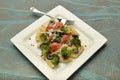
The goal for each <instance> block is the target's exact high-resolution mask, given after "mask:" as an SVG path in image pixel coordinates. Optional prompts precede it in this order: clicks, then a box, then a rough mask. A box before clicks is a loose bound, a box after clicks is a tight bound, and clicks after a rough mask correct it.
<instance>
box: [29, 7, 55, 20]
mask: <svg viewBox="0 0 120 80" xmlns="http://www.w3.org/2000/svg"><path fill="white" fill-rule="evenodd" d="M30 11H31V12H32V13H33V14H36V15H40V16H41V14H42V15H46V16H48V17H50V18H55V17H53V16H50V15H48V14H47V13H45V12H42V11H39V10H38V9H36V8H35V7H31V8H30Z"/></svg>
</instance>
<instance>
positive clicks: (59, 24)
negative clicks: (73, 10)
mask: <svg viewBox="0 0 120 80" xmlns="http://www.w3.org/2000/svg"><path fill="white" fill-rule="evenodd" d="M62 26H63V23H62V22H57V23H56V24H55V26H54V29H60V28H61V27H62Z"/></svg>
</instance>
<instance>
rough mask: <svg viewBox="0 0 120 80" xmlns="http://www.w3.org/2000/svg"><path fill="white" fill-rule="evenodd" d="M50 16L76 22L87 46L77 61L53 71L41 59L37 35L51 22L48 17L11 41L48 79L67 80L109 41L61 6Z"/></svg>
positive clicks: (53, 10)
mask: <svg viewBox="0 0 120 80" xmlns="http://www.w3.org/2000/svg"><path fill="white" fill-rule="evenodd" d="M48 14H50V15H53V16H56V17H57V16H61V17H63V18H66V19H74V20H75V24H74V25H73V26H74V27H75V29H76V30H77V31H78V32H79V34H80V37H81V41H82V44H83V45H86V46H87V47H85V50H84V52H83V53H82V54H81V55H80V56H79V57H78V58H77V59H74V60H73V61H72V62H70V63H67V64H64V63H60V64H59V66H58V67H57V68H55V69H51V68H50V67H49V66H48V65H47V63H46V62H45V61H44V60H43V59H42V58H41V57H40V55H41V51H40V49H38V48H37V44H36V41H35V34H36V31H37V29H38V28H39V27H40V26H41V25H45V24H46V23H47V22H48V21H49V20H50V18H49V17H47V16H42V17H41V18H39V19H38V20H36V21H35V22H34V23H32V24H31V25H29V26H28V27H27V28H25V29H24V30H22V31H21V32H20V33H18V34H17V35H16V36H14V37H13V38H12V39H11V41H12V43H13V44H14V45H15V46H16V47H17V48H18V49H19V50H20V51H21V52H22V53H23V54H24V55H25V56H26V57H27V58H28V59H29V60H30V61H31V62H32V63H33V64H34V65H35V66H36V67H37V68H38V70H40V71H41V72H42V73H43V74H44V75H45V76H46V77H47V78H48V79H50V80H66V79H68V78H69V77H70V76H71V75H72V74H73V73H74V72H75V71H76V70H77V69H78V68H79V67H80V66H82V65H83V64H84V63H85V62H86V61H87V60H88V59H89V58H90V57H91V56H92V55H93V54H94V53H95V52H96V51H97V50H98V49H99V48H100V47H101V46H103V45H104V44H105V43H106V41H107V39H106V38H105V37H104V36H102V35H101V34H100V33H98V32H97V31H96V30H95V29H93V28H92V27H90V26H89V25H88V24H86V23H85V22H83V21H82V20H81V19H79V18H78V17H76V16H75V15H74V14H72V13H71V12H69V11H68V10H67V9H65V8H64V7H62V6H61V5H59V6H57V7H55V8H54V9H52V10H51V11H49V12H48Z"/></svg>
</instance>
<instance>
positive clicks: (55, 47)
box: [50, 42, 61, 52]
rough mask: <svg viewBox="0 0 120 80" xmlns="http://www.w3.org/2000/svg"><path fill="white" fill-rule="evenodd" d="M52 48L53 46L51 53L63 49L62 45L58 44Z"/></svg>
mask: <svg viewBox="0 0 120 80" xmlns="http://www.w3.org/2000/svg"><path fill="white" fill-rule="evenodd" d="M50 46H51V52H55V51H57V50H58V49H59V48H60V47H61V45H60V43H57V42H54V43H52V44H51V45H50Z"/></svg>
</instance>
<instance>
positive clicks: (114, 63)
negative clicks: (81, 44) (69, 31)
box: [0, 0, 120, 80]
mask: <svg viewBox="0 0 120 80" xmlns="http://www.w3.org/2000/svg"><path fill="white" fill-rule="evenodd" d="M58 5H62V6H64V7H65V8H67V9H68V10H69V11H71V12H72V13H73V14H75V15H76V16H78V17H79V18H80V19H82V20H83V21H85V22H86V23H87V24H89V25H90V26H92V27H93V28H94V29H96V30H97V31H98V32H100V33H101V34H102V35H103V36H105V37H106V38H107V39H108V42H107V43H106V44H105V45H104V46H103V47H102V48H101V49H99V50H98V51H97V52H96V53H95V55H93V56H92V57H91V58H90V59H89V60H88V61H87V62H86V63H85V64H84V65H83V66H82V67H81V68H79V69H78V70H77V71H76V72H75V73H74V74H73V75H72V76H71V77H70V78H69V79H68V80H120V0H0V80H48V79H47V78H46V77H45V76H44V75H43V74H42V73H41V72H40V71H38V69H36V68H35V66H34V65H32V63H31V62H30V61H29V60H28V59H26V57H25V56H23V55H22V53H21V52H20V51H19V50H18V49H17V48H16V47H15V46H14V45H13V44H12V43H11V42H10V39H11V38H12V37H13V36H14V35H16V34H17V33H18V32H20V31H21V30H23V29H24V28H25V27H27V26H28V25H30V24H31V23H32V22H34V21H35V20H37V19H38V18H39V17H34V16H32V15H31V14H30V12H29V8H30V7H31V6H35V7H36V8H38V9H39V10H41V11H44V12H48V11H49V10H51V9H52V8H54V7H56V6H58Z"/></svg>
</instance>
